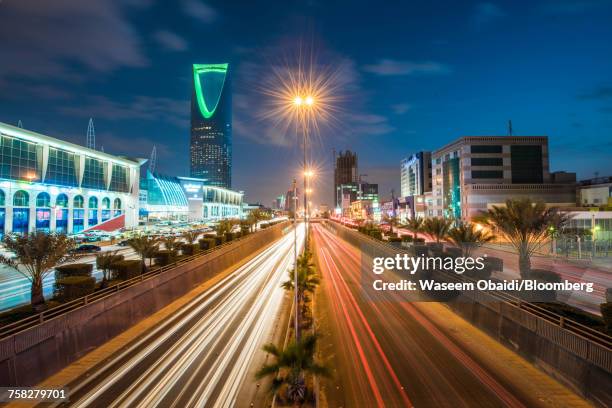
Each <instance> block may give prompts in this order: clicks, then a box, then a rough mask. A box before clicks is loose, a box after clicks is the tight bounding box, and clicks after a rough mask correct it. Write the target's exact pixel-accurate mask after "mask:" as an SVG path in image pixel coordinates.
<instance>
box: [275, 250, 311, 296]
mask: <svg viewBox="0 0 612 408" xmlns="http://www.w3.org/2000/svg"><path fill="white" fill-rule="evenodd" d="M311 256H312V255H311V254H310V252H304V254H302V255H301V256H300V257H299V258H298V263H297V266H298V268H297V281H298V302H302V301H303V300H304V298H305V297H306V292H310V293H313V292H314V290H315V289H316V287H317V285H318V284H319V282H320V280H319V278H318V277H317V276H316V270H315V267H314V264H313V263H312V262H311ZM287 273H288V275H289V279H288V280H287V281H285V282H283V284H282V285H281V286H282V287H283V289H285V290H287V291H292V290H293V288H294V278H295V277H294V275H293V274H294V271H293V269H289V270H288V271H287Z"/></svg>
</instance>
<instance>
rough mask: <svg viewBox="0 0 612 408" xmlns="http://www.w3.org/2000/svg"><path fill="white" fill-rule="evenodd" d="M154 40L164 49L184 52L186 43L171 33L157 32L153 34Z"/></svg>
mask: <svg viewBox="0 0 612 408" xmlns="http://www.w3.org/2000/svg"><path fill="white" fill-rule="evenodd" d="M153 37H154V38H155V40H156V41H157V42H158V43H159V44H160V45H161V46H162V47H164V48H165V49H167V50H170V51H185V50H186V49H187V48H188V47H187V41H185V40H184V39H183V37H180V36H179V35H178V34H175V33H173V32H172V31H166V30H159V31H157V32H155V34H153Z"/></svg>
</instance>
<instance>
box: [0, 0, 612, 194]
mask: <svg viewBox="0 0 612 408" xmlns="http://www.w3.org/2000/svg"><path fill="white" fill-rule="evenodd" d="M611 22H612V1H610V0H584V1H574V0H557V1H548V0H540V1H496V2H478V1H430V2H416V1H414V2H406V1H385V2H371V1H323V0H318V1H315V0H312V1H282V2H280V1H279V2H272V1H267V2H263V1H234V0H232V1H212V0H210V1H206V2H204V1H200V0H177V1H162V0H88V1H86V2H85V1H78V0H54V1H46V2H40V1H34V0H1V1H0V121H3V122H8V123H16V122H17V121H18V120H22V121H23V123H24V126H25V127H26V128H28V129H32V130H35V131H39V132H42V133H46V134H49V135H53V136H56V137H59V138H63V139H67V140H70V141H73V142H77V143H81V144H83V143H84V142H85V131H86V127H87V121H88V118H89V117H93V118H94V121H95V125H96V133H97V143H98V145H102V146H104V149H105V151H107V152H112V153H117V154H129V155H135V156H141V157H148V156H149V154H150V152H151V149H152V147H153V145H154V144H155V145H156V146H157V150H158V170H159V171H162V172H165V173H168V174H176V175H186V174H187V173H188V142H189V99H190V97H191V90H190V86H191V77H190V75H191V71H190V69H191V64H192V63H206V62H225V61H229V62H230V64H231V67H232V75H233V94H234V169H233V180H234V187H235V188H237V189H242V190H245V191H246V192H247V197H248V199H249V201H262V202H264V203H266V204H269V203H270V202H271V200H272V199H273V197H274V196H275V195H277V194H279V193H282V192H283V191H285V190H286V189H287V188H288V187H289V184H290V181H291V178H292V177H293V175H294V174H296V172H297V167H298V165H299V162H300V152H299V147H298V146H297V144H296V143H295V140H294V137H295V136H294V135H292V134H288V133H287V132H284V131H283V129H279V128H278V126H275V125H274V124H273V123H271V121H270V120H266V119H263V118H262V115H261V110H262V109H263V108H264V107H265V106H266V103H267V101H266V98H268V96H266V95H265V93H262V87H265V86H266V84H268V83H269V82H268V80H269V79H270V72H271V71H273V70H274V68H275V67H279V66H280V67H282V66H285V65H291V64H292V63H293V62H294V61H293V59H294V56H295V55H296V54H297V50H304V49H306V50H308V52H310V53H311V54H313V55H314V57H315V61H316V67H317V69H318V70H330V71H331V72H333V74H334V75H335V77H336V82H337V83H336V91H335V92H336V93H337V94H338V95H339V96H340V98H339V100H338V101H337V105H338V106H337V108H338V111H339V113H337V114H336V115H335V118H334V121H333V124H331V125H328V126H323V127H322V128H321V131H320V132H319V133H318V134H317V135H316V138H315V140H314V143H313V149H314V158H315V160H316V162H317V163H318V167H319V168H320V173H321V174H320V175H319V177H318V181H317V186H316V190H317V193H318V195H317V200H316V201H317V202H323V203H325V202H327V203H329V202H330V201H331V194H332V193H331V191H332V189H331V180H332V167H331V166H332V164H331V158H332V149H334V148H335V149H336V150H344V149H347V148H349V149H351V150H356V151H357V153H358V154H359V161H360V173H362V174H367V175H368V176H367V177H366V179H367V180H368V181H370V182H378V183H379V184H380V190H381V194H382V195H383V196H385V195H389V191H390V190H391V189H392V188H395V189H396V190H398V189H399V160H400V159H401V158H402V157H405V156H407V155H409V154H411V153H413V152H415V151H417V150H419V149H435V148H437V147H440V146H442V145H444V144H446V143H448V142H450V141H451V140H453V139H455V138H457V137H459V136H461V135H490V134H496V135H504V134H506V129H507V121H508V120H509V119H511V120H512V122H513V127H514V132H515V133H516V134H521V135H548V136H549V138H550V148H551V154H550V157H551V169H552V170H566V171H576V172H577V173H578V176H579V178H588V177H592V176H593V175H594V173H595V172H598V173H599V174H600V175H610V174H612V161H611V160H610V159H611V158H612V154H610V152H611V151H612V24H611Z"/></svg>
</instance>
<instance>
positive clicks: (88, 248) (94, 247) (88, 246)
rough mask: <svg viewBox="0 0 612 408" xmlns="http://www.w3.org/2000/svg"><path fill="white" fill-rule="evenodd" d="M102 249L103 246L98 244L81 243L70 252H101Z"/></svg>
mask: <svg viewBox="0 0 612 408" xmlns="http://www.w3.org/2000/svg"><path fill="white" fill-rule="evenodd" d="M101 250H102V248H100V247H99V246H97V245H91V244H83V245H79V246H78V247H76V248H74V249H73V250H72V251H70V252H72V253H74V254H85V253H89V252H100V251H101Z"/></svg>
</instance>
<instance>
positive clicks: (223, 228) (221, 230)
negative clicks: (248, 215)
mask: <svg viewBox="0 0 612 408" xmlns="http://www.w3.org/2000/svg"><path fill="white" fill-rule="evenodd" d="M236 222H237V221H236V220H221V221H219V223H218V224H217V226H216V227H215V228H214V229H215V232H216V233H217V236H219V237H223V236H225V234H227V233H228V232H232V227H233V226H234V225H235V224H236Z"/></svg>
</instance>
